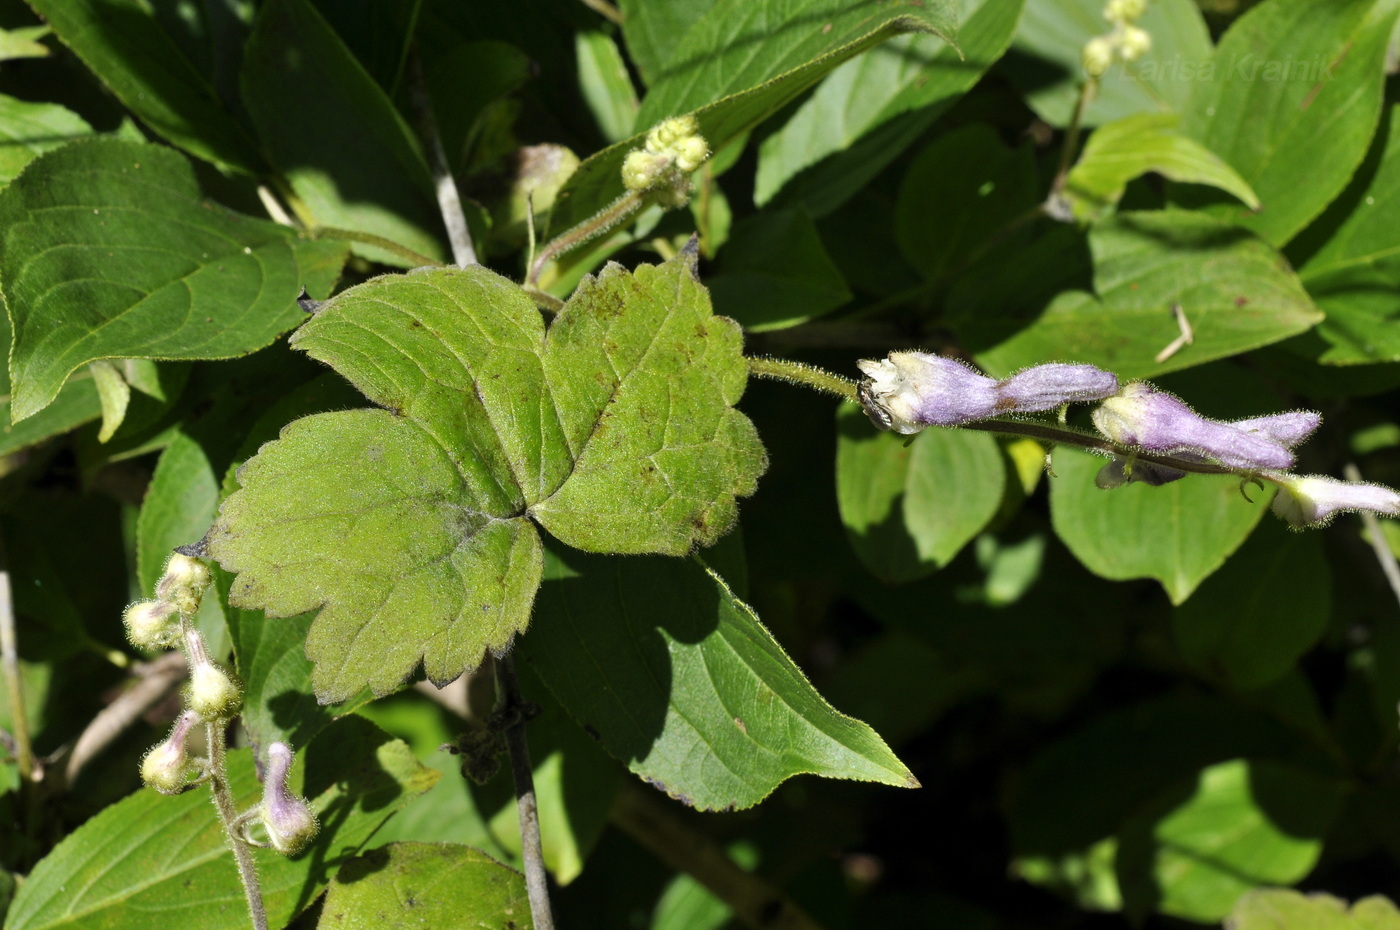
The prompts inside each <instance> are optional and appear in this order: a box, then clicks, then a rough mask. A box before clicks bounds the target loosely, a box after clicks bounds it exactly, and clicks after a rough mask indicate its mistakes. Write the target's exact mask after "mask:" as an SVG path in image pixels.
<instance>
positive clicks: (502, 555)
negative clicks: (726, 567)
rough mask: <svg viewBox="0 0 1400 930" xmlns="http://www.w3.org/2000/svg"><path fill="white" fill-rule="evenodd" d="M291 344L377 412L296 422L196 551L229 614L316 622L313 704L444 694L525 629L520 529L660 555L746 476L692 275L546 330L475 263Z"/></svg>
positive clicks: (641, 288)
mask: <svg viewBox="0 0 1400 930" xmlns="http://www.w3.org/2000/svg"><path fill="white" fill-rule="evenodd" d="M293 344H294V345H295V346H297V347H298V348H301V349H303V350H305V351H307V352H309V353H310V354H311V355H312V356H314V357H316V358H318V359H320V360H322V361H325V362H327V363H329V364H330V365H332V366H333V367H335V368H336V369H337V370H338V371H340V372H341V374H343V375H345V376H346V377H347V378H348V379H349V380H350V381H351V382H352V383H353V384H355V386H356V387H358V388H359V389H360V390H361V391H363V392H364V393H365V394H366V395H367V396H368V397H369V398H370V399H371V400H372V401H375V402H376V403H379V404H381V405H383V406H384V407H385V408H387V409H379V410H349V411H342V412H338V413H326V414H318V415H316V416H312V417H307V418H305V419H302V420H298V421H296V422H295V423H293V424H292V425H290V426H289V427H287V428H286V429H285V430H283V432H282V435H281V438H280V439H279V440H278V441H276V442H274V443H270V444H268V445H267V446H264V447H263V449H262V451H261V452H259V454H258V455H257V456H256V457H255V458H254V459H252V460H251V461H250V462H249V463H248V464H247V465H245V466H244V467H243V469H242V470H241V471H240V472H239V480H240V482H241V483H242V489H241V490H240V491H238V492H237V493H235V494H234V495H233V496H232V497H230V498H229V499H228V501H226V502H225V504H224V506H223V508H222V513H221V516H220V519H219V520H218V522H217V523H216V524H215V526H214V528H213V530H211V532H210V535H209V537H208V540H209V545H210V547H211V552H212V553H213V555H214V556H215V557H216V558H218V559H219V561H220V562H222V563H223V565H224V567H225V568H228V569H229V570H231V571H235V572H238V573H239V575H238V579H237V581H236V582H235V584H234V586H233V589H232V591H231V594H230V600H231V603H233V604H234V605H235V606H239V607H247V608H255V609H262V610H265V611H267V613H268V614H269V615H270V616H291V615H294V614H298V613H302V612H305V611H310V610H315V609H317V608H323V610H322V613H321V615H320V616H319V617H318V619H317V621H316V623H315V625H314V626H313V627H312V630H311V635H310V638H309V640H308V643H307V651H308V655H310V657H311V658H312V659H313V660H314V661H315V662H316V664H317V670H316V679H315V681H316V690H317V693H318V695H319V696H320V697H321V698H322V699H323V700H340V699H344V698H347V697H349V696H350V695H352V694H354V693H355V692H356V691H358V690H360V689H361V688H363V687H366V686H368V687H370V688H372V689H373V690H375V691H376V692H377V693H385V692H387V691H390V690H392V689H394V688H395V687H397V686H398V684H399V683H400V682H401V681H402V680H403V679H404V678H405V677H407V675H408V674H409V673H410V672H411V671H412V670H413V668H414V666H416V665H417V664H418V663H419V662H420V661H422V662H423V664H424V667H425V670H426V672H427V674H428V676H429V677H430V678H431V679H432V680H434V681H436V682H439V683H445V682H447V681H450V680H451V679H453V678H455V677H457V676H458V675H460V674H461V673H462V672H463V671H465V670H467V669H470V668H473V667H474V666H476V665H477V664H478V663H479V662H480V661H481V657H482V655H483V654H484V653H485V652H486V651H487V650H500V649H503V648H505V646H506V645H507V644H508V643H509V642H510V640H511V638H512V637H513V636H514V635H515V634H516V633H517V632H519V631H520V630H522V629H524V628H525V625H526V623H527V622H528V620H529V615H530V605H531V602H532V599H533V597H534V592H535V588H536V587H537V586H538V583H539V573H540V565H541V562H540V558H541V556H540V548H539V546H540V543H539V536H538V534H537V532H536V530H535V526H534V523H535V522H538V523H539V525H540V526H542V527H544V528H545V529H547V530H548V531H549V532H550V533H551V534H552V535H553V536H554V537H556V538H558V539H560V540H562V541H564V542H566V543H568V544H570V545H573V546H577V547H579V548H583V549H587V550H591V551H607V552H661V553H669V554H675V555H681V554H684V553H686V552H688V551H689V550H690V549H691V548H692V547H694V546H695V545H697V544H700V545H708V544H710V543H713V542H714V541H715V540H717V539H718V538H719V537H720V536H721V535H723V534H724V533H725V532H727V531H728V530H729V528H730V527H732V526H733V524H734V520H735V518H736V504H735V499H736V497H739V496H743V495H746V494H749V493H752V491H753V489H754V486H755V483H756V480H757V477H758V475H759V474H760V473H761V472H762V470H763V468H764V464H765V462H764V455H763V449H762V446H761V445H760V444H759V442H758V437H757V434H756V433H755V431H754V429H753V425H752V424H751V423H750V422H749V421H748V419H747V418H746V417H744V416H743V415H742V414H740V413H739V412H738V411H736V410H735V409H734V408H733V404H734V403H735V402H737V401H738V399H739V396H740V395H741V394H742V393H743V389H744V385H745V382H746V379H747V367H746V364H745V362H744V360H743V356H742V354H741V345H740V339H739V332H738V329H737V327H736V326H735V325H734V324H733V322H732V321H730V320H726V319H724V318H723V317H715V316H713V315H712V314H711V313H710V307H709V300H708V297H707V295H706V293H705V291H704V289H703V288H702V287H701V286H700V285H699V283H698V282H697V281H696V280H695V278H694V275H693V271H692V269H691V265H690V257H689V256H682V257H681V258H679V259H677V260H675V261H672V262H669V263H667V264H666V265H663V266H660V267H649V266H643V267H641V268H639V269H637V271H636V272H635V273H629V272H626V271H624V270H623V269H621V268H620V267H617V266H611V267H609V268H608V269H607V270H605V271H604V272H603V273H602V275H600V276H599V277H598V278H596V279H588V280H586V281H585V282H584V283H583V284H581V285H580V287H579V289H578V291H577V292H576V293H575V295H574V297H573V298H572V299H571V300H570V302H569V304H568V305H567V306H566V307H565V309H564V310H563V311H562V312H561V313H560V314H559V315H558V316H557V317H556V318H555V320H554V322H553V325H552V326H550V328H549V330H548V332H547V333H546V331H545V327H544V324H543V322H542V321H541V319H540V314H539V311H538V310H536V309H535V307H534V305H533V303H532V302H531V300H530V299H529V298H528V297H527V296H526V295H525V294H524V292H523V291H521V290H520V288H519V287H518V286H516V285H514V284H512V283H511V282H509V281H507V280H506V279H504V278H501V277H498V276H497V275H494V274H492V273H491V272H489V271H486V270H485V269H483V268H481V267H479V266H478V267H474V268H470V269H466V270H458V269H441V270H435V271H432V272H426V273H418V274H412V275H407V276H389V277H383V278H377V279H374V280H372V281H369V282H367V283H365V284H363V285H360V286H359V287H356V288H352V289H350V290H348V291H346V292H344V293H343V294H341V295H339V296H337V297H336V298H335V300H333V301H331V302H330V303H329V304H327V305H326V306H324V307H323V308H321V310H320V311H319V312H318V313H317V314H316V316H315V317H313V318H312V320H311V321H310V322H308V323H307V324H306V325H305V326H304V327H303V328H302V329H301V330H300V331H299V332H298V333H297V334H296V336H295V337H294V338H293Z"/></svg>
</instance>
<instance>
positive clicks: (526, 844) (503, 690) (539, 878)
mask: <svg viewBox="0 0 1400 930" xmlns="http://www.w3.org/2000/svg"><path fill="white" fill-rule="evenodd" d="M496 688H497V692H496V694H497V702H498V706H499V710H498V713H499V714H501V715H502V716H503V717H504V718H506V719H507V720H509V723H508V724H507V726H506V734H505V735H506V750H507V752H509V754H510V773H511V776H512V777H513V779H514V781H515V805H516V810H517V811H518V813H519V815H520V854H521V856H522V857H523V858H524V860H525V891H526V893H527V894H528V895H529V897H530V917H531V919H532V920H533V922H534V925H535V930H554V914H553V912H552V910H551V909H550V905H549V878H548V876H547V875H546V874H545V867H544V847H543V846H542V845H541V843H540V812H539V806H538V800H537V798H536V796H535V776H534V770H533V769H532V768H531V766H530V747H529V744H528V743H527V742H526V739H525V720H526V718H527V716H528V714H526V712H525V699H524V697H523V696H522V695H521V693H520V679H519V678H517V677H516V674H515V659H514V658H513V657H512V656H509V655H505V656H497V657H496Z"/></svg>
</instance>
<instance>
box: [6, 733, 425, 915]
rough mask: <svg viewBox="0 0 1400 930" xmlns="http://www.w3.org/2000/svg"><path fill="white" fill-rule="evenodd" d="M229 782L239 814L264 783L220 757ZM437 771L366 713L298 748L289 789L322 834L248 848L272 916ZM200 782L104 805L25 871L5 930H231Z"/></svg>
mask: <svg viewBox="0 0 1400 930" xmlns="http://www.w3.org/2000/svg"><path fill="white" fill-rule="evenodd" d="M228 765H229V782H230V786H231V788H232V791H233V795H234V799H235V802H236V803H237V805H238V808H239V809H240V810H243V809H246V808H247V807H250V806H252V805H253V804H254V803H256V802H257V800H258V799H259V797H260V796H261V790H262V786H261V785H260V784H259V783H258V781H257V777H256V775H255V774H254V768H253V758H252V754H251V753H250V752H248V751H246V750H237V751H234V752H231V753H230V754H229V760H228ZM437 779H438V773H437V772H434V771H433V770H431V769H428V768H425V767H424V766H423V765H422V763H420V762H419V761H418V760H417V759H416V758H414V756H413V753H412V752H411V751H410V750H409V748H408V747H407V746H406V745H404V743H402V742H400V741H399V740H395V739H392V738H391V737H389V735H388V734H386V733H384V732H383V731H381V730H379V729H378V728H377V727H375V726H374V725H373V724H371V723H369V722H368V721H366V720H361V719H358V718H354V717H350V718H346V719H345V720H343V721H340V722H339V723H337V724H336V725H335V726H334V727H332V728H331V729H328V730H326V731H325V732H324V733H322V734H321V737H320V738H319V739H317V740H315V741H314V742H313V743H312V744H311V745H310V746H308V747H307V748H306V751H305V753H299V754H298V759H297V763H296V765H295V766H294V768H293V770H292V790H293V791H296V792H298V793H300V794H304V795H305V796H306V797H307V798H308V800H310V801H311V803H312V806H313V807H314V808H316V810H317V812H318V813H319V818H320V821H321V832H320V833H319V834H318V835H317V837H316V839H315V840H314V841H313V843H312V845H311V847H310V848H309V849H307V850H306V851H305V852H303V853H301V854H300V855H297V856H295V857H292V858H287V857H285V856H281V855H278V854H277V853H275V852H273V851H272V850H259V851H257V853H256V857H257V864H258V877H259V879H260V883H261V885H262V892H263V900H264V903H265V904H266V905H267V911H268V918H269V923H270V924H271V925H272V926H275V927H282V926H285V925H286V923H287V922H288V921H289V920H291V918H292V917H294V916H295V915H296V914H298V913H299V912H301V911H302V910H303V909H305V908H306V906H307V905H309V904H310V903H311V902H312V901H313V900H314V899H315V898H316V897H317V896H318V895H319V894H320V892H321V889H322V888H324V887H325V886H326V884H327V883H328V882H329V881H330V877H331V875H330V873H331V871H332V869H333V868H334V867H335V866H336V865H338V864H339V862H340V861H341V860H342V859H344V858H346V857H348V856H350V855H353V854H354V852H355V851H356V850H358V849H359V848H360V847H361V846H362V845H363V844H364V843H365V841H366V840H368V839H369V838H370V836H371V835H372V834H373V833H374V831H375V830H376V829H377V828H378V827H379V825H380V824H382V823H383V822H384V821H385V820H386V819H388V818H389V817H390V816H391V815H392V814H394V813H395V812H397V811H398V810H400V809H402V808H403V806H404V805H406V804H407V803H408V802H409V801H411V800H413V799H414V798H415V797H417V796H418V795H420V794H422V793H423V792H425V791H427V790H428V789H429V788H431V787H432V786H433V784H434V782H436V781H437ZM208 791H209V789H208V788H207V787H204V788H196V789H193V790H191V791H189V792H187V793H185V794H182V795H180V796H179V797H174V798H170V797H166V796H164V795H161V794H157V793H156V792H154V791H151V790H148V789H142V790H141V791H138V792H137V793H136V794H133V795H131V796H130V797H128V798H126V799H124V800H122V801H119V802H117V803H116V804H113V805H112V806H111V807H108V808H107V809H106V810H104V811H102V812H101V813H100V814H98V815H97V816H96V817H93V818H92V819H91V820H89V821H87V822H86V823H85V824H83V825H82V826H81V827H79V828H78V829H77V830H75V831H74V832H73V833H72V834H70V835H69V836H68V837H67V838H66V839H65V840H64V841H63V842H62V843H60V844H59V845H58V846H56V847H55V848H54V850H53V851H52V852H51V853H49V854H48V856H46V857H45V858H44V859H43V860H42V861H41V862H40V863H39V864H38V865H37V866H36V867H35V868H34V871H33V872H31V873H30V875H29V878H28V880H27V881H26V882H25V883H24V887H23V888H22V889H21V890H20V893H19V894H18V895H16V897H15V901H14V905H13V906H12V907H11V910H10V913H9V916H8V919H7V922H6V924H5V927H6V930H47V928H59V927H71V928H75V930H76V928H83V930H145V928H148V927H154V926H159V927H161V928H162V930H240V928H244V927H247V926H248V910H247V905H246V904H245V903H244V898H243V888H242V886H241V885H240V884H239V881H238V871H237V868H236V866H235V865H234V862H233V854H232V853H231V852H230V851H229V848H228V844H227V841H226V840H225V839H224V835H223V828H222V827H221V826H220V825H219V821H218V819H217V817H216V816H215V812H214V809H213V808H212V807H211V806H210V804H209V797H208V793H207V792H208Z"/></svg>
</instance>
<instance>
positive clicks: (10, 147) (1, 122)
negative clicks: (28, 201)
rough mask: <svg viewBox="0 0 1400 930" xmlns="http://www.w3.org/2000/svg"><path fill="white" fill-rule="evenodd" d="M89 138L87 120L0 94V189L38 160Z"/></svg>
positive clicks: (51, 106) (50, 105)
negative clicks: (65, 144) (83, 138)
mask: <svg viewBox="0 0 1400 930" xmlns="http://www.w3.org/2000/svg"><path fill="white" fill-rule="evenodd" d="M91 134H92V127H91V126H89V125H88V124H87V121H86V120H84V119H83V118H82V117H81V116H79V115H78V114H76V113H74V112H73V111H71V110H69V109H66V108H65V107H61V106H59V105H58V104H56V103H30V102H29V101H27V100H16V99H15V98H14V97H7V96H5V95H4V94H0V187H3V186H4V185H6V184H9V183H10V182H11V181H13V180H14V179H15V178H16V177H17V176H18V175H19V173H20V170H21V169H22V168H23V167H24V166H25V165H27V164H29V163H30V162H31V161H33V160H34V159H35V158H36V157H37V156H39V155H42V154H43V153H44V152H47V151H49V150H50V149H56V148H58V147H59V146H60V145H63V144H64V143H65V142H70V141H72V140H74V139H81V138H82V137H84V136H89V135H91Z"/></svg>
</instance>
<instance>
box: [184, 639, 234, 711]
mask: <svg viewBox="0 0 1400 930" xmlns="http://www.w3.org/2000/svg"><path fill="white" fill-rule="evenodd" d="M186 642H187V643H188V646H189V663H190V685H189V689H188V693H187V695H186V697H187V704H188V707H189V709H190V710H192V711H194V712H195V713H196V714H198V715H199V716H200V719H202V720H209V721H217V720H228V719H229V718H231V717H233V716H234V715H236V714H237V713H238V711H239V709H240V708H241V707H242V706H243V693H242V692H241V691H240V690H239V688H238V684H237V682H235V681H234V680H233V679H232V678H231V677H230V676H229V674H228V672H226V671H224V670H223V669H221V668H219V666H218V665H217V664H215V663H214V662H213V661H211V660H210V658H209V653H208V652H207V651H206V650H205V648H204V639H203V637H201V636H200V635H199V634H198V633H193V632H192V633H190V634H189V636H188V637H187V639H186Z"/></svg>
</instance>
